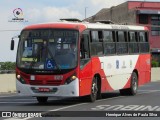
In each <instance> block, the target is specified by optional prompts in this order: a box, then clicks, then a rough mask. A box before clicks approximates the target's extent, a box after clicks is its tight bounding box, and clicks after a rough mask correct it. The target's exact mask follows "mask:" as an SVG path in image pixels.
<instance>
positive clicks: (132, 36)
mask: <svg viewBox="0 0 160 120" xmlns="http://www.w3.org/2000/svg"><path fill="white" fill-rule="evenodd" d="M128 38H129V53H130V54H133V53H139V46H138V38H137V32H133V31H130V32H128Z"/></svg>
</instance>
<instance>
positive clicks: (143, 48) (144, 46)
mask: <svg viewBox="0 0 160 120" xmlns="http://www.w3.org/2000/svg"><path fill="white" fill-rule="evenodd" d="M139 46H140V52H141V53H147V52H149V42H148V35H147V32H139Z"/></svg>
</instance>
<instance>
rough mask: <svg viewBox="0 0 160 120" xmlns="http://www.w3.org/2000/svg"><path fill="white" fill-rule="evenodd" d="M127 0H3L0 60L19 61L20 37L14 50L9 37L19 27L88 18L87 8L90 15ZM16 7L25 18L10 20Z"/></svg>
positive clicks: (13, 34) (17, 33)
mask: <svg viewBox="0 0 160 120" xmlns="http://www.w3.org/2000/svg"><path fill="white" fill-rule="evenodd" d="M126 1H127V0H0V40H1V42H0V62H5V61H12V62H15V61H16V52H17V44H18V39H17V38H15V49H14V51H11V50H10V41H11V38H12V37H14V36H17V35H19V34H20V31H21V30H22V29H23V28H24V27H25V26H27V25H31V24H37V23H43V22H56V21H58V20H59V19H60V18H78V19H81V20H82V19H84V18H85V8H86V16H87V17H90V16H92V15H94V14H96V13H97V12H98V11H99V10H101V9H102V8H110V7H112V6H116V5H118V4H120V3H123V2H126ZM132 1H134V0H132ZM139 1H141V0H139ZM143 1H144V0H143ZM145 1H147V0H145ZM150 1H159V0H150ZM16 8H21V9H22V11H23V18H24V21H23V22H11V20H12V18H15V17H14V14H13V10H14V9H16Z"/></svg>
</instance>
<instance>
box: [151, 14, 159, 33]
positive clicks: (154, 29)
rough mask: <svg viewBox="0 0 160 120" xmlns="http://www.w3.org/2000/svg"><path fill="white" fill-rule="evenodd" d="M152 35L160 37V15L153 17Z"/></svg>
mask: <svg viewBox="0 0 160 120" xmlns="http://www.w3.org/2000/svg"><path fill="white" fill-rule="evenodd" d="M151 25H152V27H151V34H152V35H153V36H160V15H154V16H152V17H151Z"/></svg>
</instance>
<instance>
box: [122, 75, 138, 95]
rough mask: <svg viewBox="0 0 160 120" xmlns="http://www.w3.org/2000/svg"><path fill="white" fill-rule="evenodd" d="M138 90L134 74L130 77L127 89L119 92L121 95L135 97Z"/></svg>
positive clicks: (136, 78)
mask: <svg viewBox="0 0 160 120" xmlns="http://www.w3.org/2000/svg"><path fill="white" fill-rule="evenodd" d="M137 89H138V77H137V74H136V73H135V72H133V73H132V76H131V86H130V88H128V89H122V90H120V93H121V95H136V93H137Z"/></svg>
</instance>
